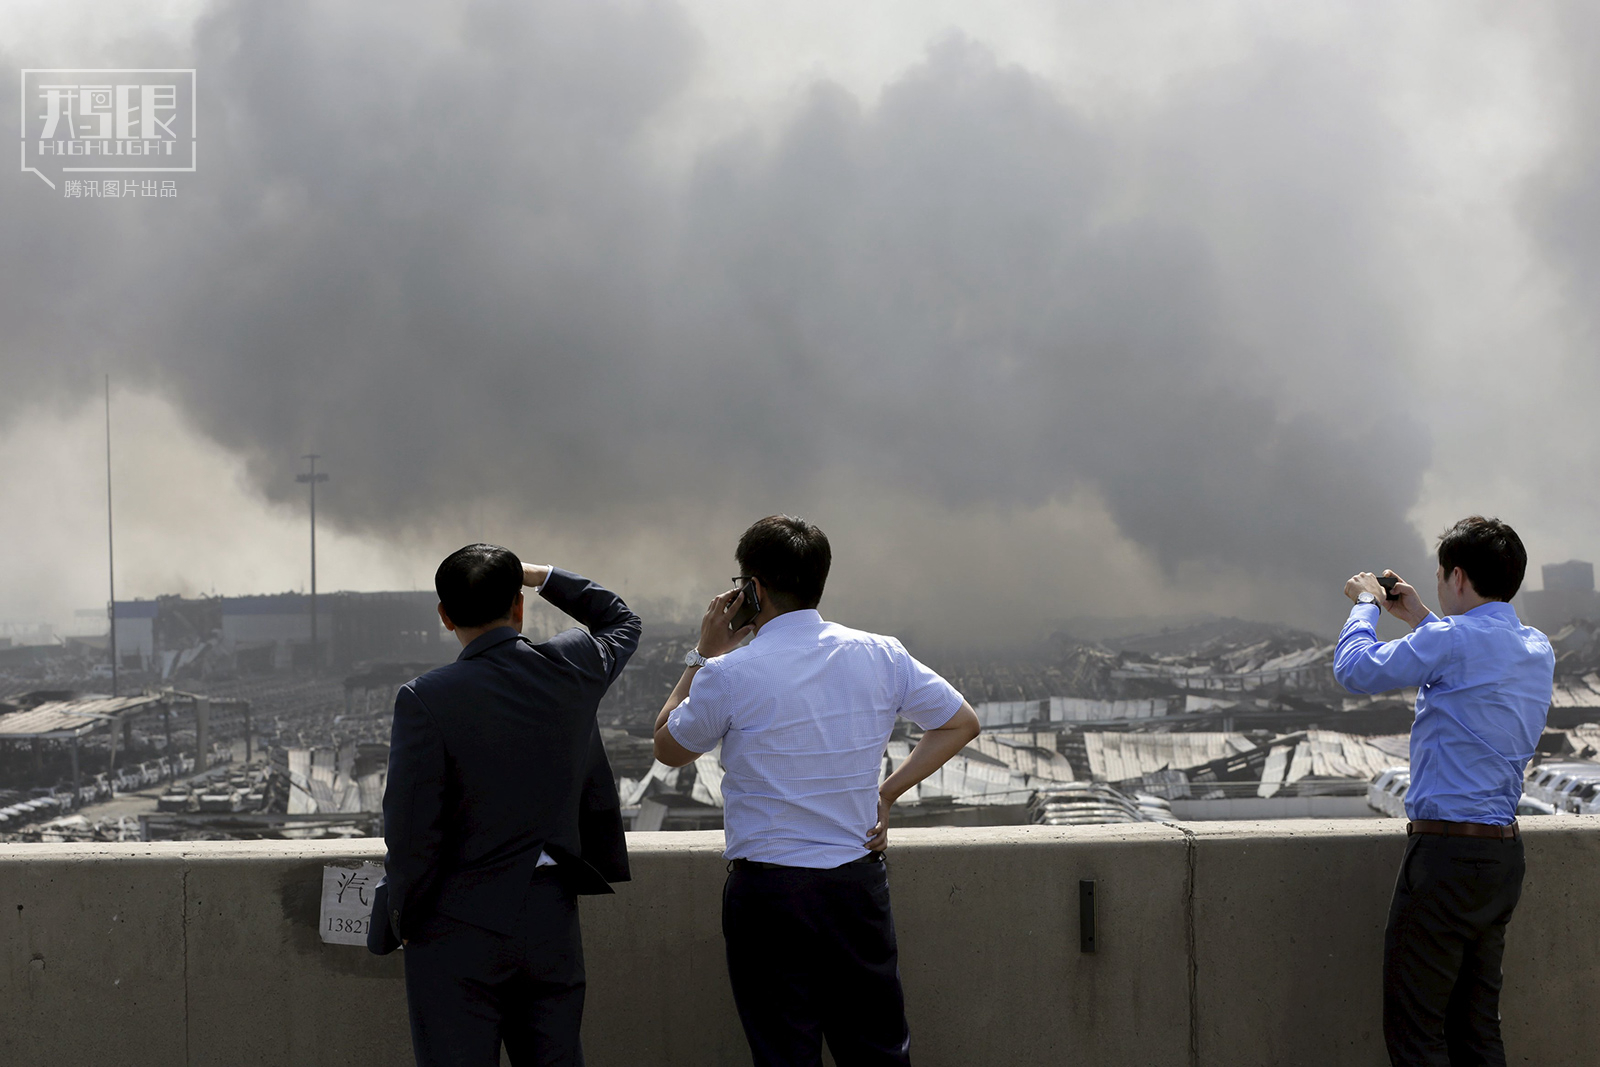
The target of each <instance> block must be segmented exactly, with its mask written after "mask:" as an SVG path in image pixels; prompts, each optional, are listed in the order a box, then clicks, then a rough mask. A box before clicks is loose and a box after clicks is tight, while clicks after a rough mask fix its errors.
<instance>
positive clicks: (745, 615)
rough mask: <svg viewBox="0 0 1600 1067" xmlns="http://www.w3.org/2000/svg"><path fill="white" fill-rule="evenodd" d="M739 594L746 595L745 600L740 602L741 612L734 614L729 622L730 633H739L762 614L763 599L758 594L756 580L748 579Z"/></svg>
mask: <svg viewBox="0 0 1600 1067" xmlns="http://www.w3.org/2000/svg"><path fill="white" fill-rule="evenodd" d="M739 592H741V593H743V594H744V599H743V600H741V601H740V602H739V610H738V611H735V612H734V613H733V618H731V619H729V620H728V632H729V633H738V632H739V631H740V630H742V629H744V628H745V627H746V626H749V625H750V622H751V620H753V619H754V618H755V617H756V616H757V615H759V614H760V613H761V598H760V596H759V595H758V594H757V592H756V583H755V580H754V579H747V580H746V581H745V583H744V585H743V586H741V587H740V588H739Z"/></svg>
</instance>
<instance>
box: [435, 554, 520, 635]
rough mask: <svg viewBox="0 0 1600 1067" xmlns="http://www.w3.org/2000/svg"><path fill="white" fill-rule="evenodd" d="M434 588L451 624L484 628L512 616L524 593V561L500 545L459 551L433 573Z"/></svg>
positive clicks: (445, 559)
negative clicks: (517, 600)
mask: <svg viewBox="0 0 1600 1067" xmlns="http://www.w3.org/2000/svg"><path fill="white" fill-rule="evenodd" d="M433 588H434V591H435V592H437V593H438V594H439V603H440V604H441V605H443V607H444V613H445V614H446V615H448V616H450V621H451V622H453V623H455V624H456V625H457V626H466V627H473V626H482V625H483V624H484V623H486V622H494V621H495V620H496V619H504V618H506V617H507V616H509V615H510V614H511V605H512V603H513V602H514V601H515V600H516V599H517V593H518V592H520V591H521V590H522V561H521V560H519V559H518V558H517V557H516V554H515V553H514V552H512V551H511V550H510V549H505V548H501V547H500V546H499V545H485V544H477V545H468V546H467V547H465V548H458V549H456V550H455V551H454V552H452V553H450V554H449V555H448V556H446V557H445V558H444V562H443V563H441V564H439V569H438V570H437V571H434V572H433Z"/></svg>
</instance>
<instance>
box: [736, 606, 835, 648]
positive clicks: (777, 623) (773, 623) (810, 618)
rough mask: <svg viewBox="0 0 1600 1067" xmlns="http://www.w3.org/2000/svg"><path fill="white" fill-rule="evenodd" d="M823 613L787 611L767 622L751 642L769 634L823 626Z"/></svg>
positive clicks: (816, 611) (811, 609)
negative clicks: (803, 627) (804, 627)
mask: <svg viewBox="0 0 1600 1067" xmlns="http://www.w3.org/2000/svg"><path fill="white" fill-rule="evenodd" d="M821 625H822V613H821V612H820V611H818V610H817V609H816V608H801V609H800V610H799V611H786V612H784V613H783V614H782V615H779V616H777V617H776V618H773V619H769V620H767V622H766V623H764V624H763V625H762V627H761V629H760V631H759V632H757V634H756V636H755V637H754V638H753V639H752V640H751V642H750V643H751V644H754V643H755V642H756V641H759V640H761V639H762V638H763V637H766V636H767V635H768V634H776V633H787V632H788V631H789V630H793V629H798V628H800V627H802V626H821Z"/></svg>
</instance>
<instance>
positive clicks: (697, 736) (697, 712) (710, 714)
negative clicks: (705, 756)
mask: <svg viewBox="0 0 1600 1067" xmlns="http://www.w3.org/2000/svg"><path fill="white" fill-rule="evenodd" d="M732 724H733V714H732V712H731V711H730V710H729V707H728V701H727V699H726V694H725V686H724V684H723V678H722V675H721V672H719V671H718V670H717V668H716V665H715V663H708V664H706V665H705V666H704V667H701V668H700V669H699V670H698V671H696V672H695V676H694V681H692V682H690V683H689V696H688V698H687V699H685V700H684V702H683V703H682V704H679V705H678V706H677V707H675V708H673V709H672V713H671V714H669V715H668V716H667V732H668V733H669V734H671V735H672V739H673V740H674V741H676V742H678V744H680V745H682V746H683V747H684V748H686V749H688V750H689V751H690V752H710V751H711V750H712V749H714V748H716V747H717V742H719V741H721V740H722V738H723V737H724V736H725V735H726V734H727V732H728V728H729V727H730V726H731V725H732Z"/></svg>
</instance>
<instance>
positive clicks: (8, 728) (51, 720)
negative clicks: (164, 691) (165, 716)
mask: <svg viewBox="0 0 1600 1067" xmlns="http://www.w3.org/2000/svg"><path fill="white" fill-rule="evenodd" d="M163 699H164V698H163V697H161V696H159V695H155V696H151V695H141V696H133V697H84V698H82V699H78V700H52V701H48V702H46V703H43V704H40V705H38V706H37V707H33V708H28V709H26V710H23V711H13V712H9V713H8V714H5V715H0V740H21V739H24V738H33V737H41V738H73V737H83V736H85V735H86V734H89V733H92V732H94V731H95V730H97V729H99V728H100V727H101V726H102V725H104V724H105V723H107V722H113V721H120V720H121V719H122V717H123V716H124V715H126V714H128V713H130V712H136V711H142V710H145V709H147V708H150V707H152V706H154V705H158V704H160V703H161V702H162V700H163Z"/></svg>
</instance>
